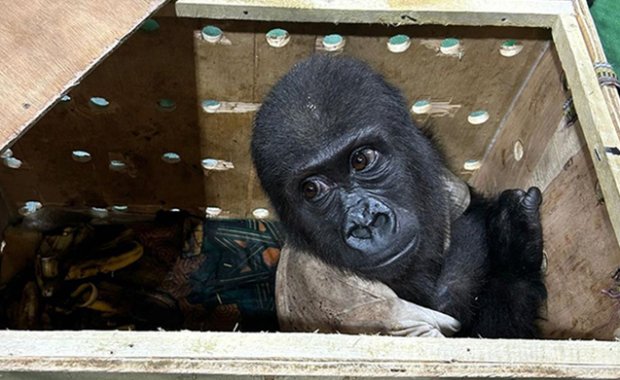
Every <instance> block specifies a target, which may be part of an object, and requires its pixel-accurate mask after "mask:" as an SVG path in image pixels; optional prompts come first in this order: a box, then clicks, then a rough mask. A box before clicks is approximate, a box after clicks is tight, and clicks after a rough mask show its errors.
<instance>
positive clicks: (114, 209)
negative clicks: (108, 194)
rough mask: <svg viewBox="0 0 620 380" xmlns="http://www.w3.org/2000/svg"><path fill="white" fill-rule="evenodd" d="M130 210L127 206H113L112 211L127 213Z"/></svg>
mask: <svg viewBox="0 0 620 380" xmlns="http://www.w3.org/2000/svg"><path fill="white" fill-rule="evenodd" d="M128 209H129V206H127V205H114V206H112V210H113V211H116V212H125V211H127V210H128Z"/></svg>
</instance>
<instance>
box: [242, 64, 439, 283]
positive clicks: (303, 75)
mask: <svg viewBox="0 0 620 380" xmlns="http://www.w3.org/2000/svg"><path fill="white" fill-rule="evenodd" d="M252 155H253V158H254V162H255V165H256V169H257V173H258V176H259V178H260V180H261V184H262V186H263V188H264V189H265V191H266V192H267V194H268V195H269V197H270V199H271V201H272V203H273V205H274V207H275V209H276V210H277V212H278V214H279V216H280V219H281V220H282V222H283V223H284V225H285V227H286V229H287V232H288V243H289V244H292V245H294V246H297V248H300V249H305V250H308V251H310V252H312V253H314V254H316V255H318V256H319V257H320V258H322V259H323V260H324V261H326V262H327V263H330V264H333V265H336V266H338V267H340V268H346V269H349V270H352V271H355V272H358V273H360V274H363V275H365V276H367V277H370V278H376V279H379V280H385V279H386V278H392V277H395V276H399V275H401V274H402V273H401V272H402V271H404V270H405V267H408V266H410V265H411V264H415V262H416V259H418V258H420V257H421V256H425V260H427V259H428V257H433V256H436V255H440V254H441V250H442V244H443V240H444V238H445V231H446V228H445V227H446V226H445V225H446V223H447V221H446V219H445V218H444V215H445V214H446V212H447V205H446V204H445V202H443V201H442V200H443V199H444V197H443V194H442V192H444V191H445V190H443V186H442V182H441V170H442V168H443V167H444V166H443V163H442V161H441V159H440V157H439V155H438V154H437V152H436V151H435V150H434V148H433V147H432V145H431V143H430V141H429V140H428V139H427V138H426V137H425V136H423V135H422V133H421V132H420V131H419V130H418V129H417V128H416V127H415V126H414V125H413V123H412V121H411V118H410V116H409V113H408V109H407V106H406V105H405V102H404V100H403V99H402V96H401V95H400V93H399V92H398V91H397V90H396V89H395V88H393V87H392V86H390V85H389V84H387V83H386V82H385V81H384V80H383V78H382V77H381V76H379V75H378V74H376V73H375V72H373V71H372V70H371V69H370V68H369V67H368V66H367V65H365V64H363V63H361V62H359V61H355V60H352V59H347V58H334V57H328V56H322V55H319V56H314V57H312V58H310V59H308V60H306V61H303V62H301V63H299V64H297V65H296V66H295V67H294V68H293V69H292V70H291V72H289V73H288V74H287V75H286V76H284V77H283V78H282V79H281V80H280V82H278V83H277V84H276V85H275V86H274V88H273V89H272V90H271V92H270V94H269V95H268V96H267V97H266V99H265V101H264V102H263V105H262V106H261V109H260V110H259V112H258V113H257V116H256V119H255V124H254V135H253V140H252ZM379 268H382V270H381V271H378V270H377V269H379Z"/></svg>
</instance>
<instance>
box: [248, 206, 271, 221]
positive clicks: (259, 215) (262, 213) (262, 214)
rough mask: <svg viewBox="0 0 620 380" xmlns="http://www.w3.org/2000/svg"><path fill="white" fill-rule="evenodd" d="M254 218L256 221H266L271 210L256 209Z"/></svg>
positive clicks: (253, 213) (253, 214) (253, 212)
mask: <svg viewBox="0 0 620 380" xmlns="http://www.w3.org/2000/svg"><path fill="white" fill-rule="evenodd" d="M252 216H254V217H255V218H256V219H265V218H267V217H268V216H269V210H267V209H266V208H256V209H254V211H252Z"/></svg>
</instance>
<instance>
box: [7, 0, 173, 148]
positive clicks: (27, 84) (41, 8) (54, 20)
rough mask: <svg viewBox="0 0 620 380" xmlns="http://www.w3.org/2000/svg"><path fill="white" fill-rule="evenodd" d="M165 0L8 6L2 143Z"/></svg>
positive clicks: (84, 0)
mask: <svg viewBox="0 0 620 380" xmlns="http://www.w3.org/2000/svg"><path fill="white" fill-rule="evenodd" d="M163 3H165V0H136V1H133V0H125V1H114V0H102V1H88V0H79V1H72V2H70V3H67V2H50V1H43V0H32V1H28V2H26V3H23V2H18V1H9V2H6V3H5V4H3V7H2V11H3V13H2V16H0V57H1V58H0V67H2V70H0V147H2V148H3V147H5V146H6V145H7V144H10V143H11V142H13V141H14V140H15V139H16V138H18V137H19V136H20V135H21V134H22V133H23V132H24V131H25V130H26V128H27V127H28V126H30V125H31V124H32V123H33V122H34V121H36V120H37V119H38V118H39V117H41V116H42V115H43V114H44V113H45V111H46V110H47V109H49V108H50V107H51V106H52V105H53V104H54V103H55V102H56V101H57V99H58V98H59V97H60V95H61V94H62V93H63V92H66V91H67V90H68V89H69V88H71V87H72V86H74V85H76V84H77V83H78V82H79V80H80V79H81V78H82V77H83V76H84V75H85V74H86V73H87V72H88V71H90V70H91V69H92V68H93V67H94V66H95V65H96V64H97V63H99V61H100V60H101V59H102V58H104V57H105V56H107V55H108V54H109V53H110V52H111V51H112V50H113V49H114V48H115V47H116V46H118V45H119V43H120V42H121V41H123V40H124V38H125V37H126V36H127V34H128V33H130V32H131V31H132V30H133V29H135V28H136V27H137V26H138V25H140V23H141V22H142V21H143V20H144V19H145V18H146V17H148V16H149V15H150V14H151V13H153V12H154V11H156V10H157V8H159V7H160V6H161V5H162V4H163Z"/></svg>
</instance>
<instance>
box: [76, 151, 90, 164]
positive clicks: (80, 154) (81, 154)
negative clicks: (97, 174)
mask: <svg viewBox="0 0 620 380" xmlns="http://www.w3.org/2000/svg"><path fill="white" fill-rule="evenodd" d="M71 158H73V161H77V162H82V163H84V162H88V161H90V160H92V158H93V157H92V156H91V155H90V153H88V152H87V151H85V150H74V151H73V152H71Z"/></svg>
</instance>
